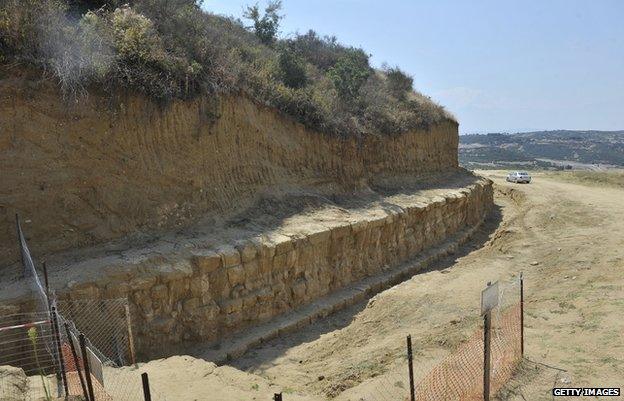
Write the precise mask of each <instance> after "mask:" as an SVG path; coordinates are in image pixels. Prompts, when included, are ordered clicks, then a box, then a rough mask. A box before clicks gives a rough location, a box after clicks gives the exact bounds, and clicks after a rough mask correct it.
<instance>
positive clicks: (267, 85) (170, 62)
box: [0, 0, 452, 135]
mask: <svg viewBox="0 0 624 401" xmlns="http://www.w3.org/2000/svg"><path fill="white" fill-rule="evenodd" d="M126 3H128V4H126ZM200 6H201V0H134V1H130V2H121V1H117V0H106V1H104V0H100V1H88V0H4V1H3V2H1V3H0V63H13V62H18V63H27V64H35V65H37V66H39V67H42V68H44V69H45V70H46V71H47V72H48V73H49V75H50V76H52V77H54V78H55V79H56V80H58V82H59V84H60V86H61V88H62V89H63V91H64V93H65V95H66V96H67V97H68V98H69V99H75V98H76V97H77V96H81V95H84V94H86V88H88V87H89V85H96V86H98V87H103V88H104V90H105V91H106V92H109V93H114V91H115V90H117V88H120V87H123V88H130V89H132V90H134V91H138V92H142V93H145V94H147V95H149V96H151V97H153V98H156V99H159V100H161V101H169V100H171V99H175V98H191V97H194V96H197V95H201V94H209V95H212V96H216V95H217V94H222V93H238V92H239V91H243V92H245V93H247V94H248V95H250V96H251V97H252V98H254V99H255V100H256V101H258V102H260V103H263V104H266V105H269V106H271V107H275V108H277V109H279V110H280V111H282V112H283V113H285V114H287V115H290V116H292V117H293V118H295V119H296V120H298V121H300V122H302V123H303V124H305V125H306V126H308V127H309V128H314V129H316V130H319V131H321V132H325V133H329V134H340V135H356V134H367V133H373V134H397V133H401V132H405V131H409V130H413V129H415V128H423V127H427V126H430V125H431V124H433V123H436V122H439V121H441V120H445V119H452V117H450V116H449V115H448V114H447V113H446V112H445V111H444V109H443V108H442V107H441V106H439V105H437V104H435V103H433V102H432V101H431V100H430V99H429V98H427V97H425V96H423V95H421V94H419V93H417V92H415V91H414V90H413V89H412V79H411V77H409V76H408V75H406V74H405V73H403V72H402V71H401V70H399V69H398V68H384V69H383V70H375V69H373V68H372V67H371V66H370V63H369V55H368V54H367V53H366V52H365V51H363V50H362V49H359V48H353V47H348V46H344V45H341V44H340V43H338V41H337V40H336V38H334V37H321V36H319V35H317V34H316V33H315V32H314V31H309V32H308V33H306V34H297V35H294V37H291V38H287V39H278V38H277V36H276V35H277V33H278V30H279V22H280V20H281V18H283V15H280V14H279V10H280V3H279V2H276V3H270V4H269V5H268V6H267V8H266V10H264V11H263V10H261V9H258V7H250V8H248V9H247V11H246V13H245V16H246V18H248V19H250V20H251V22H252V25H251V26H250V27H246V26H245V25H244V23H243V22H241V21H240V20H235V19H233V18H229V17H223V16H217V15H214V14H211V13H209V12H206V11H204V10H202V8H201V7H200Z"/></svg>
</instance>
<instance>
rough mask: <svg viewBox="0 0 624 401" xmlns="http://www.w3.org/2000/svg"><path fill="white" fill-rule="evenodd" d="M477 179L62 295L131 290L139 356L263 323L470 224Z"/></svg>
mask: <svg viewBox="0 0 624 401" xmlns="http://www.w3.org/2000/svg"><path fill="white" fill-rule="evenodd" d="M492 201H493V200H492V187H491V182H489V181H488V180H480V181H478V182H477V183H476V184H474V185H471V186H469V187H466V188H463V189H459V190H456V191H453V192H452V193H449V194H447V195H446V196H444V197H437V198H434V199H433V201H432V202H430V203H427V204H424V203H416V204H413V205H412V206H410V207H405V208H404V209H403V210H402V211H400V212H390V211H389V212H388V213H387V214H386V215H385V216H384V217H381V218H378V219H373V220H360V221H357V222H354V223H351V224H346V225H337V226H334V227H331V228H328V229H325V230H319V231H317V232H313V233H310V234H309V235H306V236H305V237H300V238H296V239H293V238H289V237H285V236H279V235H273V236H271V237H270V238H268V239H267V238H265V239H257V240H255V241H245V242H242V243H238V244H233V245H223V246H221V247H217V248H212V249H192V250H190V251H188V253H187V254H186V257H178V258H177V259H176V260H170V259H168V258H166V257H162V258H152V259H150V260H149V261H146V262H144V263H142V264H140V265H134V266H130V267H129V268H127V269H124V270H123V271H122V272H117V273H108V274H106V276H103V277H101V279H99V280H97V281H93V282H83V283H71V284H70V286H69V288H66V289H64V290H62V291H60V296H61V297H62V298H69V299H83V298H89V299H97V298H115V297H128V299H129V300H130V303H131V307H132V312H133V317H134V331H135V334H136V342H137V348H138V350H139V352H140V354H141V355H142V356H143V357H157V356H162V355H166V354H170V353H172V352H173V351H174V350H175V349H176V348H175V346H176V345H181V344H183V343H185V342H210V341H213V340H218V339H222V338H225V337H227V335H228V334H231V333H234V332H236V331H239V330H241V329H244V328H245V327H251V326H253V325H256V324H258V323H261V322H265V321H267V320H269V319H271V318H272V317H274V316H277V315H280V314H283V313H285V312H288V311H291V310H293V309H296V308H298V307H301V306H303V305H306V304H308V303H310V302H311V301H314V300H316V299H318V298H319V297H321V296H323V295H326V294H329V293H332V292H334V291H336V290H338V289H340V288H343V287H345V286H347V285H349V284H351V283H354V282H356V281H357V280H360V279H363V278H365V277H371V276H375V275H378V274H380V273H382V272H384V271H387V270H388V269H393V268H395V267H396V266H397V265H398V264H400V263H402V262H405V261H407V260H409V259H411V258H414V257H415V256H418V255H419V254H421V253H423V252H424V251H425V250H428V249H430V248H431V247H434V246H436V245H439V244H441V243H442V242H444V241H446V240H448V239H450V238H452V236H453V235H454V234H456V233H458V232H459V231H460V230H462V229H466V228H472V227H475V226H477V225H478V224H480V223H481V221H482V220H483V218H484V216H485V214H486V213H487V211H488V210H489V208H490V207H491V205H492Z"/></svg>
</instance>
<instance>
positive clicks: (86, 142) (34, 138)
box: [0, 67, 458, 268]
mask: <svg viewBox="0 0 624 401" xmlns="http://www.w3.org/2000/svg"><path fill="white" fill-rule="evenodd" d="M60 99H61V94H60V93H59V91H58V89H57V85H56V83H54V82H52V81H51V79H50V78H46V77H45V74H42V73H41V71H33V70H29V69H27V68H23V67H13V68H8V67H0V116H1V118H0V171H1V174H2V179H1V180H0V254H1V255H2V256H3V258H2V260H1V261H0V268H1V267H2V266H5V265H7V264H9V263H14V262H16V261H17V260H18V254H17V247H16V246H15V233H14V227H15V226H14V215H15V213H16V212H19V214H20V215H21V216H22V219H23V221H24V225H25V231H26V232H27V234H28V239H29V240H30V244H31V248H32V250H33V252H34V253H35V254H37V255H39V256H42V255H45V254H46V253H51V252H56V251H60V250H66V249H70V248H72V249H73V248H80V247H84V246H88V245H93V244H97V243H103V242H106V241H110V240H113V239H118V238H122V237H124V236H126V235H128V234H133V233H137V232H156V231H165V230H171V229H172V228H175V227H179V226H185V225H188V224H191V223H193V222H194V221H195V220H196V219H197V218H198V217H200V216H203V217H205V216H207V215H214V216H218V217H227V216H230V215H232V214H234V213H236V212H237V211H240V210H243V209H245V208H248V207H249V206H250V205H252V204H253V203H254V202H255V201H256V200H257V199H258V198H259V197H261V196H262V195H263V194H266V193H272V194H273V193H279V192H280V191H292V190H298V189H303V190H313V191H316V192H317V193H325V194H336V193H343V192H345V191H350V190H353V189H362V188H366V187H368V186H370V185H374V183H375V181H376V180H380V179H384V178H387V177H394V176H397V175H411V176H414V175H420V174H424V173H431V172H439V171H448V170H452V169H456V168H457V166H458V164H457V144H458V135H457V123H456V122H454V121H450V120H449V121H445V122H443V123H440V124H438V125H436V126H434V127H432V128H431V129H429V130H422V131H415V132H411V133H408V134H405V135H400V136H396V137H373V136H369V137H366V138H359V139H356V138H349V139H341V138H336V137H329V136H327V135H323V134H320V133H318V132H313V131H310V130H308V129H306V128H305V127H303V126H302V125H301V124H298V123H296V122H293V121H291V120H290V119H288V118H286V117H284V116H282V115H280V114H278V113H276V112H275V111H274V110H271V109H268V108H266V107H262V106H258V105H257V104H255V103H253V102H252V101H250V100H248V99H246V98H244V97H240V96H238V97H223V96H221V97H220V98H219V99H210V98H202V99H196V100H191V101H174V102H172V103H169V104H167V105H159V104H156V103H154V102H152V101H149V100H147V99H145V98H144V97H141V96H136V95H132V94H123V93H120V94H119V95H118V96H117V97H115V98H114V99H111V98H109V97H105V96H100V95H98V94H97V93H96V92H91V93H90V95H89V96H88V97H85V98H82V99H79V100H78V101H76V102H63V101H61V100H60Z"/></svg>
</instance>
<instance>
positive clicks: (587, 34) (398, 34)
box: [203, 0, 624, 134]
mask: <svg viewBox="0 0 624 401" xmlns="http://www.w3.org/2000/svg"><path fill="white" fill-rule="evenodd" d="M254 2H255V1H253V0H204V3H203V8H204V9H206V10H207V11H210V12H213V13H216V14H224V15H230V16H234V17H237V18H239V17H242V14H243V8H244V6H245V5H247V4H253V3H254ZM259 4H260V6H263V5H265V4H266V3H265V2H263V1H260V2H259ZM282 14H283V15H284V19H283V21H282V24H281V32H280V36H281V37H292V36H294V35H295V34H296V33H305V32H306V31H307V30H308V29H314V30H315V31H317V32H318V33H320V34H322V35H335V36H336V37H337V38H338V40H339V41H340V42H341V43H343V44H346V45H351V46H357V47H362V48H363V49H365V50H366V51H367V53H369V54H371V62H372V64H373V65H374V66H377V67H378V66H381V64H382V63H384V62H386V63H388V64H389V65H391V66H399V67H400V68H401V69H403V70H404V71H406V72H407V73H409V74H410V75H412V76H413V77H414V87H415V89H416V90H418V91H420V92H422V93H423V94H425V95H427V96H430V97H431V98H432V99H433V100H435V101H436V102H438V103H440V104H441V105H443V106H445V107H446V109H447V110H449V111H450V112H451V113H452V114H453V115H454V116H455V117H456V118H457V119H458V120H459V123H460V133H464V134H465V133H484V132H521V131H533V130H552V129H581V130H585V129H596V130H624V0H585V1H577V0H523V1H520V0H514V1H512V0H463V1H459V0H404V1H399V0H384V1H372V0H361V1H357V0H313V1H310V0H283V10H282Z"/></svg>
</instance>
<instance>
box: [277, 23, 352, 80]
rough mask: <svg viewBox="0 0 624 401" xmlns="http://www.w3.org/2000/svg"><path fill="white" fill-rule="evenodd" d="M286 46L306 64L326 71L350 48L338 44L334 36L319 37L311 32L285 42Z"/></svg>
mask: <svg viewBox="0 0 624 401" xmlns="http://www.w3.org/2000/svg"><path fill="white" fill-rule="evenodd" d="M287 43H288V46H289V47H290V48H291V49H293V50H294V51H296V52H297V53H298V54H300V55H301V56H302V57H303V58H304V59H305V60H306V61H307V62H308V63H310V64H312V65H314V66H316V67H318V68H319V69H321V70H322V71H327V70H329V69H330V68H331V67H333V66H334V65H335V64H336V62H337V61H338V59H340V57H342V56H344V55H346V53H347V52H348V51H349V50H351V48H347V47H344V46H342V45H340V43H338V40H337V39H336V37H335V36H325V37H322V38H321V37H320V36H319V35H318V34H317V33H316V32H314V31H313V30H309V31H308V32H307V33H305V34H303V35H297V36H296V37H295V38H294V39H290V40H287Z"/></svg>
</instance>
